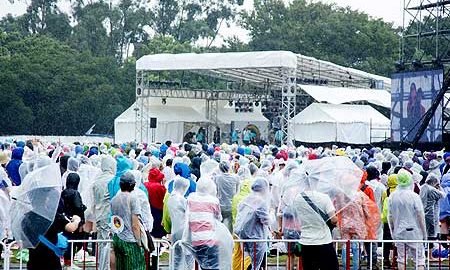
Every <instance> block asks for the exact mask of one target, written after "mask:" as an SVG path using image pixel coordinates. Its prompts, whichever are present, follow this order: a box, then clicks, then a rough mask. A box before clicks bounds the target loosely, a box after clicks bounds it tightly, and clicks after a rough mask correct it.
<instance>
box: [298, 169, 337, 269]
mask: <svg viewBox="0 0 450 270" xmlns="http://www.w3.org/2000/svg"><path fill="white" fill-rule="evenodd" d="M312 181H315V180H313V179H310V177H307V178H306V180H305V181H304V182H305V183H307V184H306V188H305V191H304V192H302V194H298V195H297V196H296V197H295V198H294V201H293V207H294V209H295V210H296V215H297V217H298V218H299V219H300V223H301V225H302V231H301V238H300V244H301V245H302V258H303V268H304V269H326V270H335V269H336V270H337V269H339V263H338V259H337V255H336V251H335V249H334V247H333V243H332V237H331V232H330V228H329V227H328V226H327V223H326V222H325V220H324V218H323V217H322V216H321V215H320V214H319V213H318V212H316V210H314V209H313V208H312V207H311V205H312V204H314V205H315V206H316V208H317V209H320V210H321V211H322V212H324V213H325V214H326V215H327V216H328V217H329V219H330V221H331V223H333V224H336V223H337V217H336V215H335V207H334V205H333V203H332V202H331V199H330V197H329V196H328V195H327V194H325V193H322V192H319V191H315V190H313V187H314V185H315V184H316V183H315V182H312ZM306 197H307V198H309V200H310V201H311V205H310V203H308V202H307V201H306V199H305V198H306Z"/></svg>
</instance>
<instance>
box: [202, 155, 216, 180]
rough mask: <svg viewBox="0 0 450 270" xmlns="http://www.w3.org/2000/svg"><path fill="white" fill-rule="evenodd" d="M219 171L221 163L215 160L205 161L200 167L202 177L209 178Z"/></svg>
mask: <svg viewBox="0 0 450 270" xmlns="http://www.w3.org/2000/svg"><path fill="white" fill-rule="evenodd" d="M218 170H219V163H218V162H217V161H215V160H213V159H208V160H206V161H203V162H202V164H201V165H200V177H203V176H204V177H207V176H208V175H210V176H211V175H214V174H216V173H217V171H218Z"/></svg>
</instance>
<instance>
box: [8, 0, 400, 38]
mask: <svg viewBox="0 0 450 270" xmlns="http://www.w3.org/2000/svg"><path fill="white" fill-rule="evenodd" d="M30 1H31V0H25V1H23V0H22V1H20V0H15V1H14V4H11V3H10V2H9V1H8V0H0V17H3V16H5V15H6V14H8V13H12V14H13V15H20V14H23V13H24V12H25V9H26V7H27V4H28V3H29V2H30ZM286 1H288V0H286ZM311 1H314V2H316V1H319V0H311ZM321 1H322V2H326V3H333V2H334V3H336V4H338V5H339V6H344V7H345V6H350V7H351V8H352V9H357V10H359V11H363V12H366V13H367V14H369V15H370V16H372V17H375V18H382V19H384V20H385V21H387V22H393V23H394V24H395V25H397V26H401V25H402V20H403V11H402V5H403V0H321ZM252 6H253V0H245V1H244V6H243V9H246V10H250V9H251V8H252ZM61 8H62V9H63V10H65V11H68V10H69V9H70V6H69V4H68V2H67V1H66V3H65V4H63V5H62V6H61ZM221 34H222V35H223V36H225V37H227V36H232V35H237V36H238V37H239V38H240V39H242V40H243V41H247V40H248V36H247V33H246V31H245V30H243V29H240V28H239V27H237V26H235V25H232V26H231V28H228V29H227V28H223V29H222V31H221Z"/></svg>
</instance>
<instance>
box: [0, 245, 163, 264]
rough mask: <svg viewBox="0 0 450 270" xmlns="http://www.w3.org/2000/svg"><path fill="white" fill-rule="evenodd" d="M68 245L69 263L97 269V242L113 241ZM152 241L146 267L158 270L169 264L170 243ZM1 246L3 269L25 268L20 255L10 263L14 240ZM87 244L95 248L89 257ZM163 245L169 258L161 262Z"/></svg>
mask: <svg viewBox="0 0 450 270" xmlns="http://www.w3.org/2000/svg"><path fill="white" fill-rule="evenodd" d="M68 242H69V245H70V247H71V255H70V258H71V263H72V265H76V266H77V267H80V268H82V269H83V270H85V269H89V270H90V269H92V270H93V269H95V270H98V269H99V244H101V243H109V244H111V245H112V243H113V241H112V240H69V241H68ZM153 242H154V244H155V251H154V253H152V254H146V262H147V263H146V265H147V266H148V265H149V264H148V262H149V261H148V260H147V259H150V258H152V257H153V258H155V259H154V260H153V261H152V267H151V268H147V270H160V269H166V268H168V266H169V262H170V255H171V254H170V248H171V244H170V242H169V241H167V240H162V239H153ZM77 243H79V244H81V245H82V248H81V250H82V251H81V252H83V259H82V260H81V261H78V263H75V262H74V259H75V258H74V257H75V254H74V246H75V245H76V244H77ZM0 244H1V246H2V253H1V258H2V261H3V270H9V269H11V268H12V267H13V268H14V269H20V270H22V269H25V268H26V266H25V265H24V262H23V260H22V257H20V259H19V262H18V263H15V264H13V265H12V264H11V255H12V254H13V251H12V249H11V248H12V247H13V246H14V245H15V244H17V243H16V242H12V243H9V244H6V243H4V242H0ZM89 245H93V250H95V255H94V256H92V257H90V256H89V255H88V253H89V252H88V249H89ZM164 246H165V248H167V250H168V251H169V259H168V261H167V262H166V263H165V262H162V261H161V260H160V255H161V254H162V253H161V251H162V249H163V247H164ZM21 250H22V249H20V250H19V251H21ZM87 258H91V259H93V260H92V261H88V260H87ZM154 263H156V266H154V265H153V264H154Z"/></svg>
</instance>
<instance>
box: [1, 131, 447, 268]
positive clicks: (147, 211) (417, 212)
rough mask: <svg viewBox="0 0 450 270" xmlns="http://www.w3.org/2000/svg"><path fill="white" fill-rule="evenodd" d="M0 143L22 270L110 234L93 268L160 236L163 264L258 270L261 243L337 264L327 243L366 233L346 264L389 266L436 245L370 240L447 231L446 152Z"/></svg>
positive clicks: (9, 219) (4, 189) (136, 255)
mask: <svg viewBox="0 0 450 270" xmlns="http://www.w3.org/2000/svg"><path fill="white" fill-rule="evenodd" d="M0 147H1V151H0V164H1V167H0V180H1V181H0V237H1V239H3V241H10V240H13V239H14V240H16V241H19V242H21V243H23V247H24V248H28V249H29V260H28V265H27V267H28V269H61V268H62V267H69V268H70V267H72V268H74V267H75V266H74V264H73V262H72V261H71V260H72V259H73V258H72V256H71V254H74V253H76V252H77V251H78V250H80V249H81V248H82V245H74V246H73V249H75V250H71V248H72V246H71V245H69V247H68V248H60V247H59V244H60V241H62V237H64V238H67V239H78V240H80V239H88V238H96V239H99V240H108V239H112V245H111V244H109V242H101V243H100V244H99V247H98V254H99V258H98V264H99V268H100V269H119V270H121V269H148V268H149V267H151V265H152V264H153V265H154V263H155V260H153V259H152V258H154V256H152V255H155V253H154V252H153V253H152V251H153V249H154V247H153V245H152V241H153V240H154V239H167V240H168V241H170V242H171V244H172V247H173V254H172V255H173V256H172V257H173V258H172V259H173V260H172V263H171V265H170V267H171V269H193V264H194V262H195V261H197V263H198V264H199V266H200V267H201V269H205V270H206V269H211V270H212V269H217V270H219V269H220V270H223V269H254V270H256V269H257V270H259V269H263V267H264V265H265V260H266V257H267V256H266V255H267V254H268V253H270V252H271V249H278V252H284V253H287V254H288V255H289V256H290V257H291V260H290V261H292V262H293V261H299V260H294V258H295V257H296V256H297V257H301V262H302V265H303V269H307V270H308V269H339V260H338V255H337V253H336V248H335V246H334V244H333V240H334V239H341V240H373V241H374V243H369V242H367V243H365V244H364V245H360V244H358V243H354V242H351V243H350V247H349V249H350V250H351V254H352V269H355V270H356V269H359V268H360V265H361V264H362V260H366V261H367V264H372V267H373V269H378V268H379V266H380V260H379V257H382V259H383V260H384V262H383V264H384V266H386V267H390V266H392V265H395V266H396V267H398V268H399V269H405V267H406V265H405V262H406V263H408V260H409V259H411V260H412V261H413V262H414V263H415V265H416V266H417V267H418V268H419V269H423V268H424V266H425V258H426V256H430V257H431V258H432V259H436V260H441V259H444V258H443V257H448V252H447V253H445V252H444V251H445V250H446V249H447V248H448V247H447V245H445V244H443V245H442V246H439V245H438V244H434V245H432V246H431V247H430V250H433V252H432V254H426V250H428V248H426V246H425V245H424V244H423V243H420V242H418V243H396V244H385V245H383V252H382V256H380V255H381V254H377V250H379V245H377V243H375V242H376V241H377V240H382V239H384V240H392V239H393V240H397V241H398V240H417V241H422V240H437V239H441V240H447V237H448V234H449V227H450V195H449V194H450V153H449V152H444V151H430V152H421V151H419V150H412V149H408V150H405V151H391V150H389V149H380V148H371V149H366V148H364V149H358V148H352V147H346V148H339V147H337V146H333V147H329V148H322V147H319V148H315V149H312V148H306V147H303V146H300V147H287V146H285V145H282V146H275V145H265V146H255V145H251V144H250V145H243V146H240V145H238V144H225V143H224V144H214V143H211V144H205V143H203V144H201V143H196V144H190V143H181V144H175V143H172V142H170V141H167V142H165V143H163V144H160V143H154V144H147V143H140V144H139V143H126V144H120V145H117V144H109V143H101V144H89V143H74V144H70V145H68V144H67V145H66V144H64V145H60V144H59V143H54V142H53V143H52V142H40V141H37V140H30V141H26V142H23V141H12V140H11V141H6V142H3V143H1V144H0ZM349 187H350V188H349ZM233 239H234V240H236V239H238V241H239V240H240V241H241V242H242V243H243V244H242V245H241V244H236V243H235V241H234V240H233ZM269 239H271V240H270V241H269ZM274 239H287V240H294V241H290V242H288V243H286V244H285V245H284V244H283V245H278V244H270V243H273V242H274V241H273V240H274ZM264 240H268V241H267V242H265V241H264ZM252 241H253V242H252ZM271 241H272V242H271ZM380 247H381V245H380ZM340 249H342V255H339V256H341V257H342V260H341V261H342V263H343V264H344V267H345V265H346V264H347V262H348V261H349V260H348V259H347V258H346V256H348V255H349V254H348V252H346V250H347V248H346V245H344V246H343V247H342V246H341V247H340ZM242 258H245V259H244V260H242ZM294 267H295V265H294V263H292V265H290V269H294ZM297 269H298V268H297Z"/></svg>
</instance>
